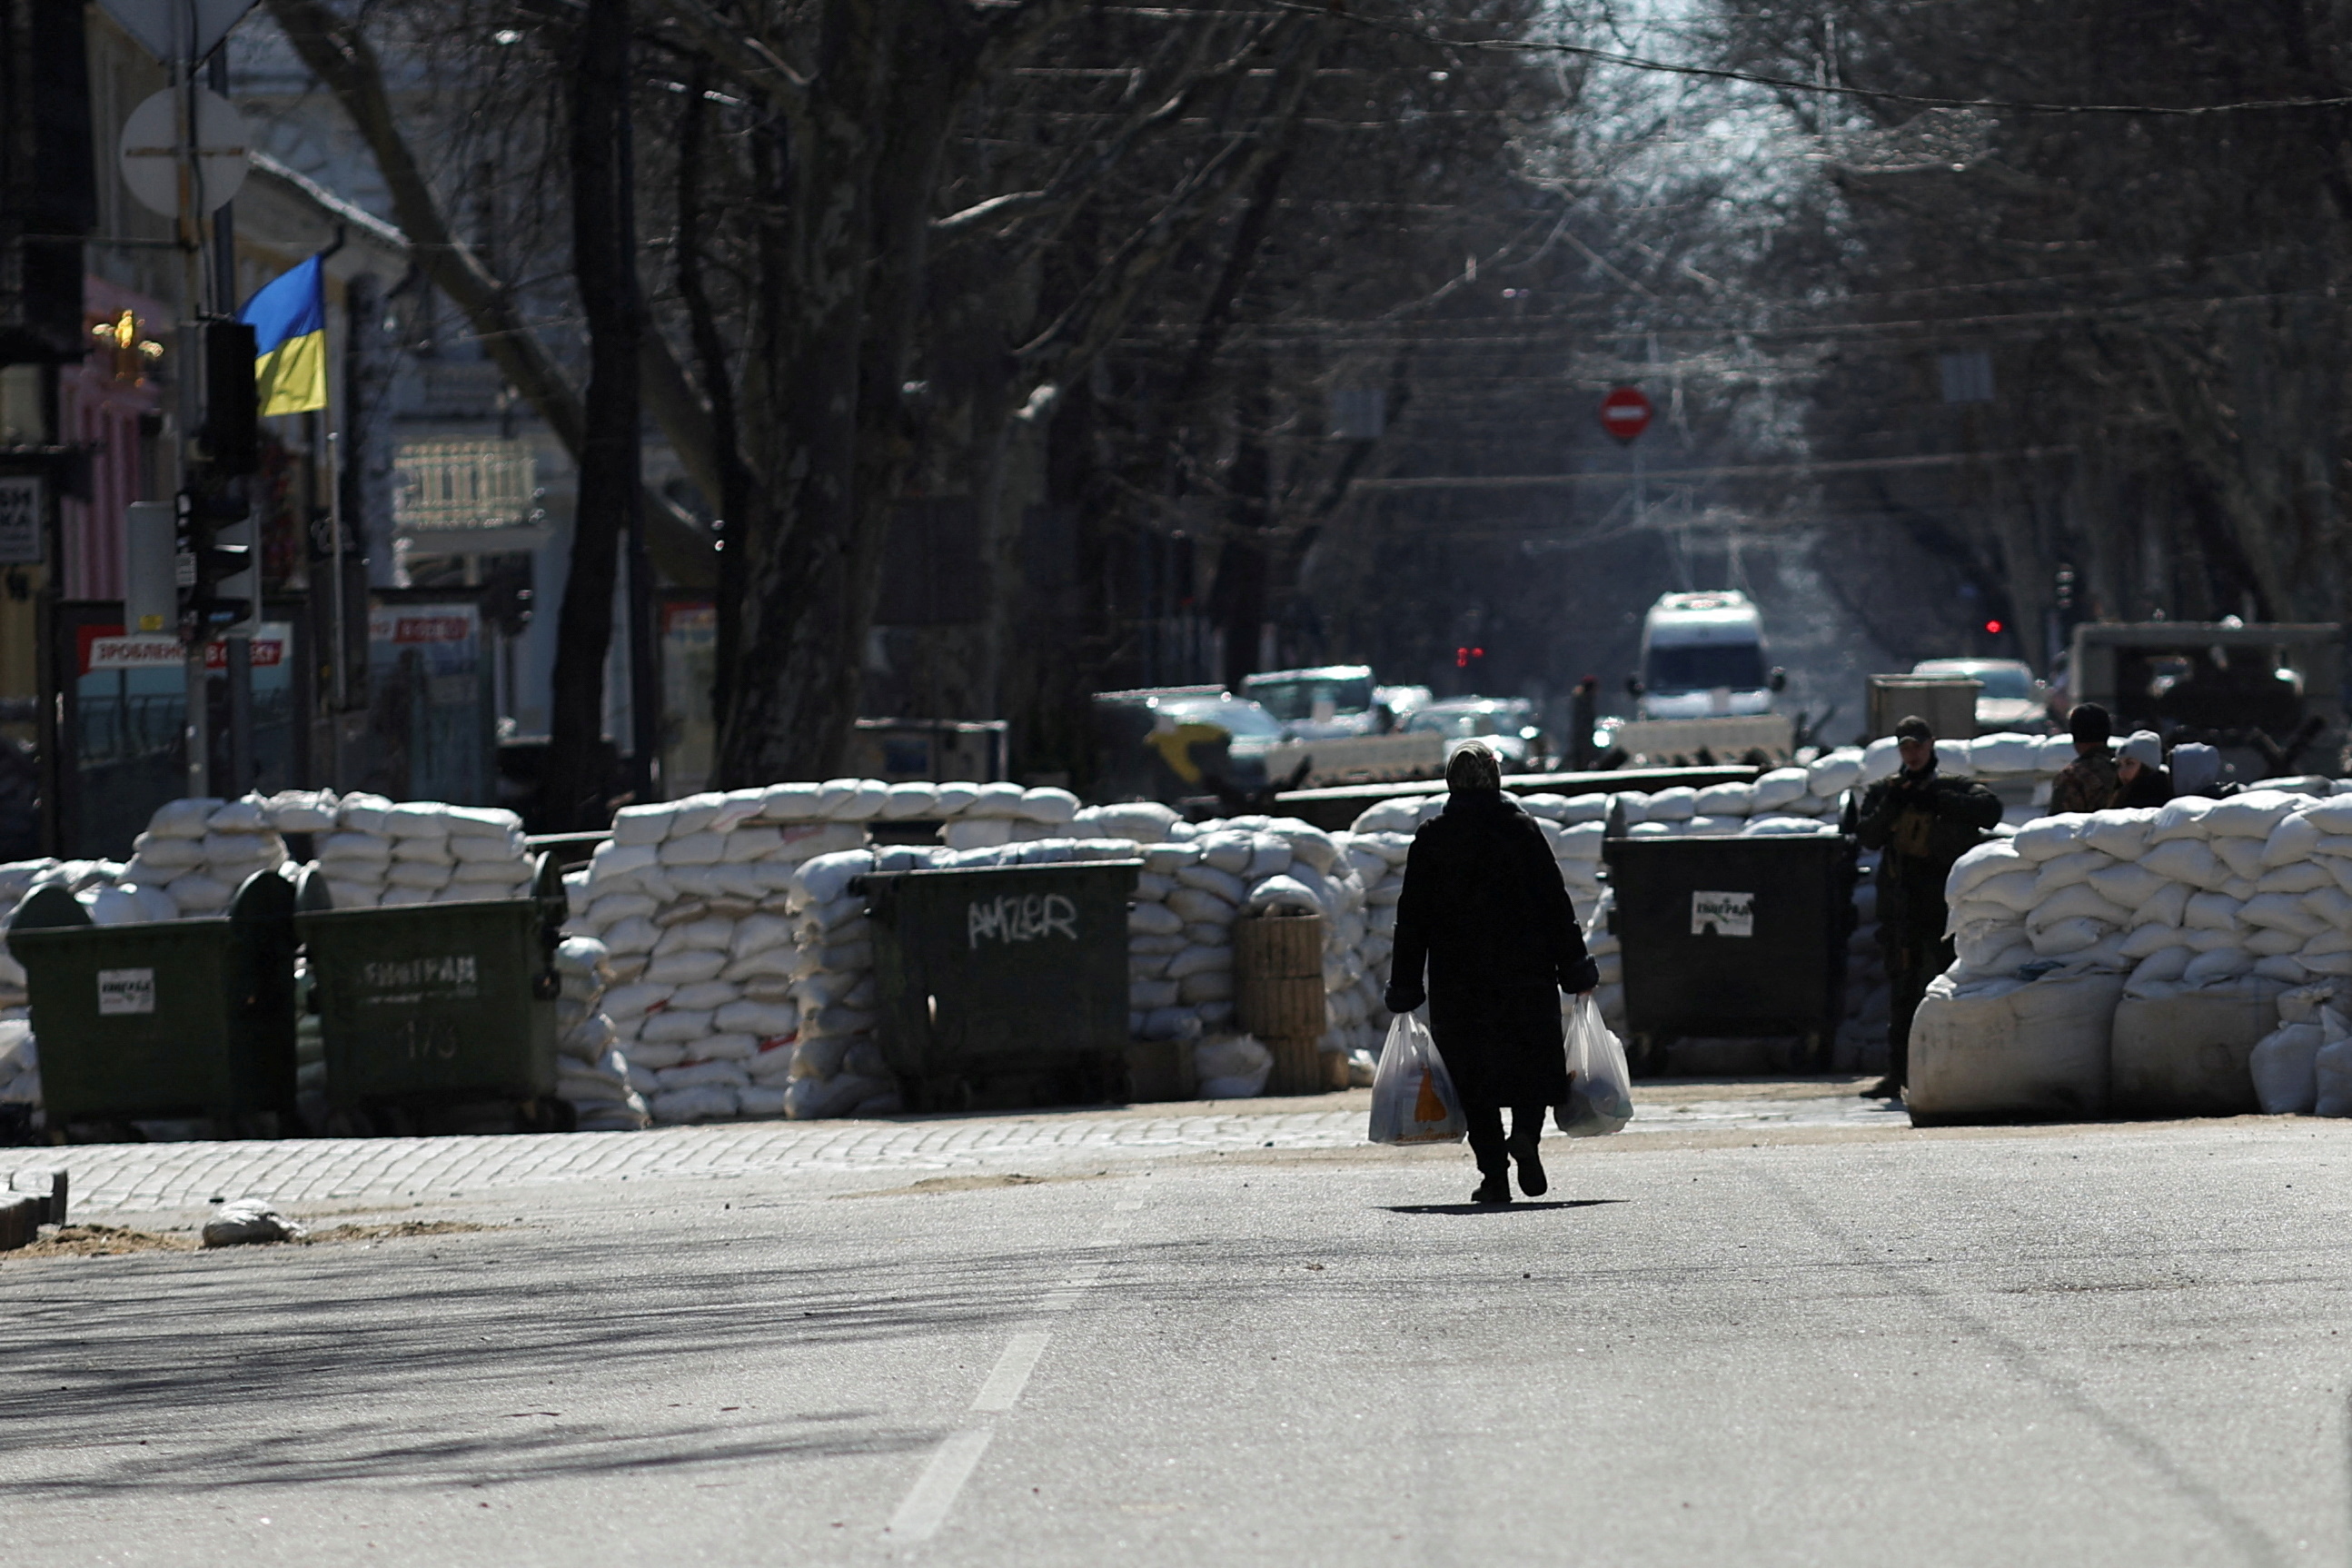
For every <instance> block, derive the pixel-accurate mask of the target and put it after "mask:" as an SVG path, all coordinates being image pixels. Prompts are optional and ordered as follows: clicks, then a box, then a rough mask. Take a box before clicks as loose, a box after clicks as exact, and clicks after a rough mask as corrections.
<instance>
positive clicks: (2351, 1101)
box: [2311, 1007, 2352, 1116]
mask: <svg viewBox="0 0 2352 1568" xmlns="http://www.w3.org/2000/svg"><path fill="white" fill-rule="evenodd" d="M2328 1011H2329V1012H2330V1013H2333V1012H2334V1011H2335V1009H2334V1008H2332V1007H2331V1008H2329V1009H2328ZM2337 1026H2338V1023H2337V1021H2334V1020H2331V1023H2330V1025H2329V1026H2328V1028H2327V1035H2328V1038H2327V1040H2326V1043H2325V1044H2324V1045H2322V1046H2321V1047H2319V1049H2318V1051H2317V1052H2316V1053H2315V1054H2314V1056H2313V1058H2312V1069H2313V1070H2312V1078H2313V1084H2312V1106H2311V1111H2312V1114H2313V1115H2315V1116H2352V1036H2347V1035H2343V1034H2339V1033H2337V1032H2336V1028H2337Z"/></svg>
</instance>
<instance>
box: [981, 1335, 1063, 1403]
mask: <svg viewBox="0 0 2352 1568" xmlns="http://www.w3.org/2000/svg"><path fill="white" fill-rule="evenodd" d="M1050 1337H1051V1336H1050V1335H1047V1334H1042V1333H1033V1334H1015V1335H1013V1342H1012V1343H1011V1344H1009V1345H1006V1346H1005V1347H1004V1353H1003V1355H1001V1356H998V1357H997V1358H996V1368H995V1370H994V1371H992V1372H991V1373H989V1374H988V1381H987V1382H986V1383H983V1384H981V1385H980V1392H979V1393H978V1394H974V1395H972V1400H971V1407H972V1408H973V1409H974V1410H1010V1409H1012V1408H1013V1403H1014V1402H1015V1401H1016V1400H1018V1399H1019V1398H1020V1397H1021V1391H1022V1389H1024V1388H1025V1387H1027V1386H1028V1384H1029V1374H1030V1373H1033V1372H1034V1371H1036V1370H1037V1358H1038V1357H1039V1356H1041V1355H1044V1354H1045V1341H1046V1340H1047V1339H1048V1338H1050Z"/></svg>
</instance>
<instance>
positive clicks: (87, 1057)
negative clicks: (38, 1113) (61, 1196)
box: [8, 871, 294, 1137]
mask: <svg viewBox="0 0 2352 1568" xmlns="http://www.w3.org/2000/svg"><path fill="white" fill-rule="evenodd" d="M293 914H294V888H293V885H292V884H291V883H289V882H288V881H287V880H286V879H285V878H283V877H281V876H279V875H278V873H277V872H275V871H257V872H255V873H254V874H253V875H252V876H250V877H248V878H247V879H246V881H245V885H244V886H243V887H241V888H239V889H237V891H236V897H235V898H234V899H231V900H229V906H228V912H227V913H226V914H225V915H218V916H214V917H211V918H209V919H200V920H183V921H143V922H141V923H137V924H131V925H107V926H101V925H94V924H92V923H91V921H90V918H89V910H85V909H83V908H82V906H81V904H80V903H79V901H78V900H76V899H75V898H74V896H73V895H72V894H71V893H69V892H68V891H67V890H66V889H63V888H61V887H55V886H51V887H47V888H37V889H34V890H33V891H32V892H31V893H30V894H28V895H26V899H25V901H24V902H23V903H22V904H19V905H18V906H17V908H16V918H15V920H14V921H12V922H11V923H10V926H9V931H8V951H9V952H10V953H11V954H12V955H14V956H15V958H16V962H17V963H21V964H23V965H24V967H25V987H26V992H27V993H28V994H29V996H30V999H31V1002H32V1013H33V1034H34V1037H36V1038H37V1039H38V1040H39V1041H40V1047H41V1099H42V1104H43V1108H44V1110H46V1111H47V1117H48V1123H49V1126H50V1128H51V1129H52V1131H61V1130H65V1129H68V1128H69V1127H73V1126H75V1125H76V1124H81V1125H82V1126H84V1127H88V1125H89V1124H90V1123H99V1124H100V1125H101V1129H102V1130H101V1131H100V1133H99V1135H100V1136H121V1135H122V1130H121V1128H120V1126H119V1125H114V1124H119V1123H121V1122H125V1121H132V1120H143V1119H147V1118H157V1119H162V1118H174V1119H176V1118H180V1117H197V1116H201V1117H209V1118H211V1119H212V1121H213V1122H214V1125H215V1129H216V1130H217V1131H220V1132H222V1133H223V1134H225V1135H228V1136H236V1137H253V1136H266V1135H269V1134H273V1133H275V1134H280V1135H282V1134H284V1133H286V1132H289V1131H293V1130H294V1128H293V1116H294V923H293Z"/></svg>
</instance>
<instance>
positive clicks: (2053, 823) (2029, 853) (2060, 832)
mask: <svg viewBox="0 0 2352 1568" xmlns="http://www.w3.org/2000/svg"><path fill="white" fill-rule="evenodd" d="M2088 820H2089V817H2088V816H2087V815H2086V814H2084V813H2083V812H2079V811H2068V812H2061V813H2060V814H2059V815H2058V816H2041V817H2036V818H2034V820H2032V822H2029V823H2027V824H2026V825H2025V826H2022V827H2021V828H2019V829H2018V830H2017V832H2016V834H2015V836H2014V837H2011V839H2010V841H2009V844H2010V847H2011V848H2012V849H2014V850H2016V851H2017V852H2018V854H2019V855H2021V856H2022V857H2024V858H2026V859H2028V860H2031V861H2033V862H2034V863H2035V864H2037V865H2039V864H2040V863H2041V862H2042V861H2044V860H2055V859H2056V858H2058V857H2059V856H2061V855H2071V854H2073V853H2074V851H2075V850H2077V849H2080V848H2081V847H2083V825H2084V823H2085V822H2087V821H2088Z"/></svg>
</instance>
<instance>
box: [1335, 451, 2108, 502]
mask: <svg viewBox="0 0 2352 1568" xmlns="http://www.w3.org/2000/svg"><path fill="white" fill-rule="evenodd" d="M2073 453H2074V447H2019V448H2018V449H2016V450H2014V451H2008V452H1929V453H1924V454H1921V455H1918V456H1916V457H1908V458H1840V459H1837V460H1835V461H1831V462H1805V463H1741V464H1736V465H1729V466H1726V467H1722V468H1660V469H1654V470H1653V471H1652V472H1650V473H1648V474H1646V475H1644V476H1643V479H1644V480H1645V481H1646V482H1648V483H1653V484H1671V483H1678V482H1680V481H1682V480H1685V479H1806V478H1810V477H1811V476H1813V475H1817V474H1825V475H1835V474H1868V473H1884V472H1891V471H1894V470H1897V469H1905V468H1954V467H1957V466H1958V465H1959V464H1962V463H1973V462H1977V461H1979V460H1981V461H1987V462H1990V461H1993V460H1996V459H2007V458H2063V457H2069V456H2072V455H2073ZM1631 483H1633V476H1632V475H1630V474H1622V473H1605V472H1586V473H1580V474H1462V475H1433V476H1428V477H1418V478H1406V479H1358V480H1356V481H1355V482H1354V483H1352V484H1350V485H1349V487H1348V492H1349V494H1350V495H1372V494H1391V495H1392V494H1402V493H1409V492H1412V491H1416V490H1554V489H1576V488H1578V487H1580V486H1583V485H1627V484H1631Z"/></svg>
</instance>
